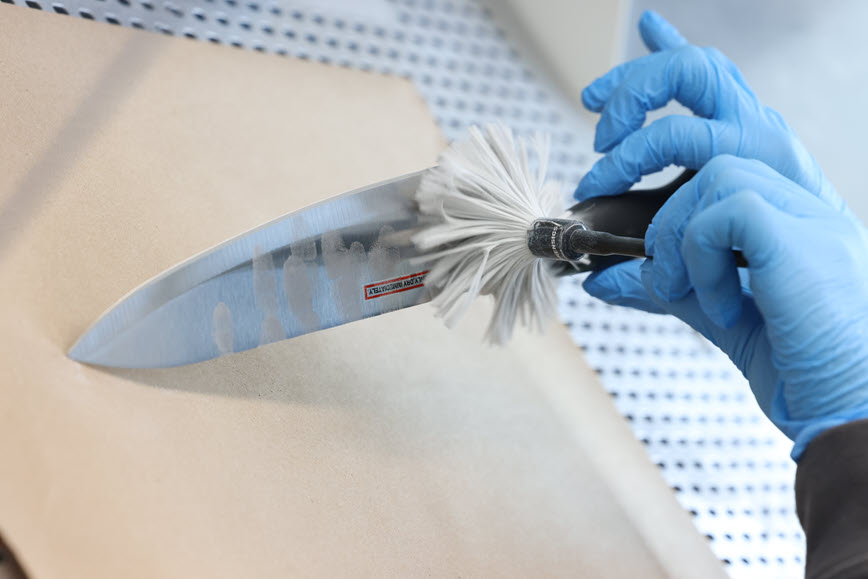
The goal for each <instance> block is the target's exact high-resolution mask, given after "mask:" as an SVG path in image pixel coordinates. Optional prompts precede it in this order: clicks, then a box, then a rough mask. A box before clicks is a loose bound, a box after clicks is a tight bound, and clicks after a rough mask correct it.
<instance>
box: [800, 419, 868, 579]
mask: <svg viewBox="0 0 868 579" xmlns="http://www.w3.org/2000/svg"><path fill="white" fill-rule="evenodd" d="M796 511H797V512H798V514H799V520H800V521H801V523H802V528H803V529H804V530H805V536H806V538H807V543H808V552H807V560H806V564H805V577H808V578H810V579H815V578H819V577H824V578H825V577H835V578H842V579H849V578H855V577H868V420H858V421H855V422H849V423H847V424H844V425H842V426H838V427H836V428H832V429H830V430H827V431H825V432H823V433H822V434H820V435H819V436H817V438H815V439H814V440H812V441H811V442H810V444H808V448H807V449H806V450H805V453H804V454H803V455H802V458H801V460H800V461H799V467H798V469H797V471H796Z"/></svg>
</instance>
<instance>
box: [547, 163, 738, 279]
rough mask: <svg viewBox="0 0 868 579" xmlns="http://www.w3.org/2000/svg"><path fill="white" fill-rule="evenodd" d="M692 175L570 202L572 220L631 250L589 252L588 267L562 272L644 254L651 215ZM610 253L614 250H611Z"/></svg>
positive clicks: (687, 171)
mask: <svg viewBox="0 0 868 579" xmlns="http://www.w3.org/2000/svg"><path fill="white" fill-rule="evenodd" d="M694 175H696V171H693V170H692V169H686V170H684V171H683V172H682V173H681V174H680V175H679V176H678V177H676V178H675V179H673V180H672V181H670V182H669V183H667V184H666V185H663V186H662V187H657V188H656V189H635V190H633V191H628V192H626V193H622V194H620V195H608V196H604V197H594V198H592V199H586V200H585V201H581V202H579V203H577V204H575V205H573V206H572V207H571V208H570V213H571V214H572V217H573V219H577V220H579V221H581V222H582V223H584V224H585V227H587V228H588V229H589V230H591V231H593V232H603V233H608V234H611V235H612V236H617V237H618V238H617V239H614V240H613V239H612V238H606V239H607V240H608V241H609V242H612V243H614V244H615V246H614V247H618V246H623V247H627V248H630V251H631V252H630V253H627V251H624V252H622V255H605V256H603V255H589V259H590V262H591V263H590V265H589V266H586V267H582V268H581V269H580V270H575V269H574V268H566V269H565V270H564V272H563V273H564V274H569V273H571V272H576V273H577V272H578V271H588V270H592V269H604V268H606V267H609V266H612V265H614V264H616V263H620V262H622V261H626V260H628V259H631V257H630V256H633V257H641V256H644V255H645V251H644V250H645V232H646V231H647V230H648V226H649V225H650V224H651V220H652V219H654V216H655V215H656V214H657V212H658V211H659V210H660V208H661V207H663V204H664V203H666V201H667V200H668V199H669V198H670V197H671V196H672V194H673V193H675V192H676V191H677V190H678V189H679V188H680V187H681V186H682V185H684V184H685V183H687V182H688V181H690V179H692V178H693V176H694ZM623 238H632V239H623ZM601 240H602V238H601ZM611 253H616V252H615V251H612V252H611ZM624 254H626V255H624ZM733 254H734V255H735V260H736V265H737V266H738V267H747V260H746V259H745V257H744V255H742V253H741V252H740V251H734V252H733Z"/></svg>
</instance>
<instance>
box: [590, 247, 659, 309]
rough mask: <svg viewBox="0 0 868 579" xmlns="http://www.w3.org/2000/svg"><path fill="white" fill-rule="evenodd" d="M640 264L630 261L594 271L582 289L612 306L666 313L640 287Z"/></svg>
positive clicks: (643, 287)
mask: <svg viewBox="0 0 868 579" xmlns="http://www.w3.org/2000/svg"><path fill="white" fill-rule="evenodd" d="M641 264H642V262H640V261H638V260H631V261H627V262H624V263H619V264H617V265H613V266H612V267H609V268H607V269H603V270H598V271H595V272H594V273H592V274H591V275H589V276H588V278H587V279H586V280H585V282H584V284H582V287H584V288H585V291H586V292H588V293H589V294H591V295H592V296H593V297H595V298H597V299H599V300H603V301H604V302H606V303H608V304H611V305H614V306H625V307H629V308H634V309H637V310H642V311H645V312H649V313H652V314H665V313H666V311H665V310H664V309H663V308H662V307H661V306H660V304H659V303H657V302H655V301H654V300H653V299H651V297H650V296H649V294H648V292H647V291H646V290H645V286H644V285H642V278H641V274H640V271H639V267H640V266H641Z"/></svg>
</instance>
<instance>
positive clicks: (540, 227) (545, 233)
mask: <svg viewBox="0 0 868 579" xmlns="http://www.w3.org/2000/svg"><path fill="white" fill-rule="evenodd" d="M584 229H586V228H585V224H584V223H582V222H581V221H575V220H573V219H537V220H536V221H534V222H533V224H531V226H530V229H528V230H527V248H528V249H529V250H530V252H531V253H532V254H534V255H535V256H537V257H545V258H548V259H556V260H558V261H578V260H580V259H581V258H582V257H584V255H585V254H584V253H580V252H577V251H576V250H575V249H573V244H572V243H570V239H571V238H572V236H573V232H575V231H578V230H584Z"/></svg>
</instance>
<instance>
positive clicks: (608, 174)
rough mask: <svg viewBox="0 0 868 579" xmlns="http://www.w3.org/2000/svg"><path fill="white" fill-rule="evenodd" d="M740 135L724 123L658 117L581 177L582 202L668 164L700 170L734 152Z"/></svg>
mask: <svg viewBox="0 0 868 579" xmlns="http://www.w3.org/2000/svg"><path fill="white" fill-rule="evenodd" d="M738 143H739V138H738V134H737V132H736V131H733V130H732V129H731V128H730V127H728V126H727V125H726V124H725V123H722V122H720V121H711V120H708V119H700V118H697V117H687V116H683V115H669V116H667V117H663V118H662V119H658V120H656V121H654V122H653V123H651V124H650V125H648V126H647V127H644V128H642V129H640V130H638V131H636V132H634V133H632V134H630V135H629V136H627V138H625V139H624V140H623V141H621V142H620V143H619V144H618V146H617V147H615V148H614V149H612V151H611V152H610V153H609V154H608V155H606V156H605V157H603V158H601V159H599V160H598V161H597V162H596V163H594V166H593V167H591V170H590V171H588V173H587V174H586V175H585V176H584V178H582V180H581V181H580V182H579V185H578V187H576V191H575V193H574V196H575V198H576V199H578V200H579V201H582V200H584V199H590V198H591V197H599V196H601V195H615V194H618V193H622V192H624V191H626V190H627V189H628V188H630V187H631V186H632V185H633V184H634V183H638V182H639V180H640V179H641V178H642V176H643V175H649V174H651V173H656V172H657V171H660V170H661V169H663V168H664V167H666V166H668V165H673V164H674V165H680V166H682V167H687V168H689V169H699V168H700V167H702V166H703V165H704V164H705V163H707V162H708V161H709V160H710V159H711V158H712V157H713V156H714V155H717V154H719V153H721V152H730V151H731V152H735V151H737V149H738Z"/></svg>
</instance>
